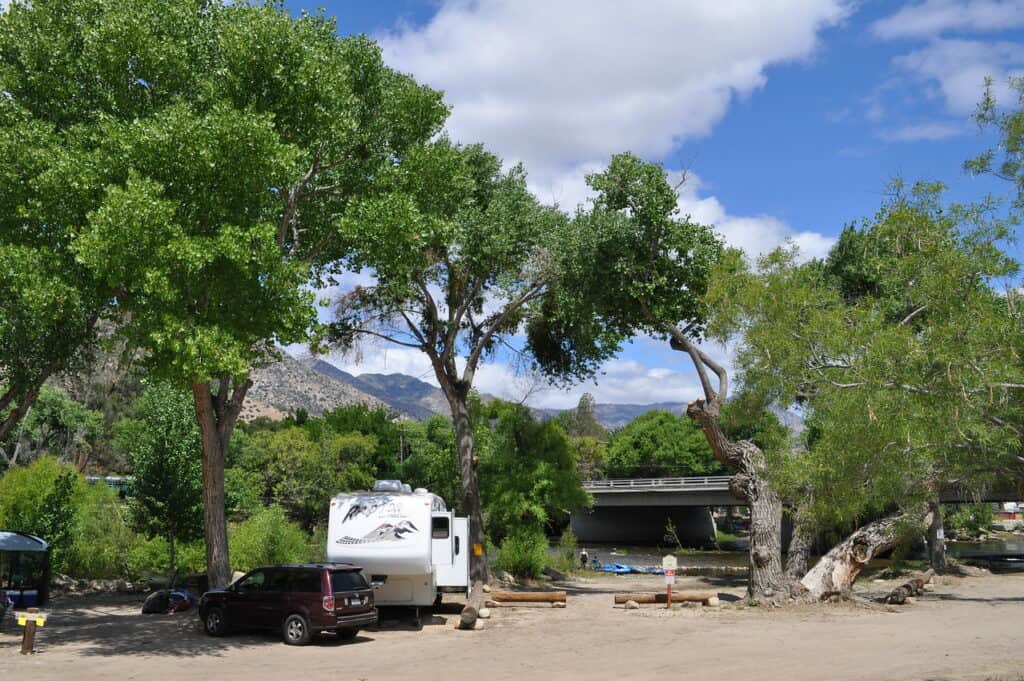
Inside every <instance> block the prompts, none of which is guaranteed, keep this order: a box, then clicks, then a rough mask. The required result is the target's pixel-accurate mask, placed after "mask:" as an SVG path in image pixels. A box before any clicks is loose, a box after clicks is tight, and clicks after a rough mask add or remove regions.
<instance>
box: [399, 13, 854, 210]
mask: <svg viewBox="0 0 1024 681" xmlns="http://www.w3.org/2000/svg"><path fill="white" fill-rule="evenodd" d="M846 13H847V6H846V3H845V1H844V0H776V1H774V2H763V1H762V0H743V1H741V0H731V1H730V2H727V3H723V2H720V1H719V0H691V1H688V2H669V1H662V2H642V3H625V2H621V0H562V1H560V2H557V3H553V2H548V1H546V0H446V1H444V2H442V5H441V8H440V10H439V11H438V13H437V14H436V15H435V16H434V18H433V19H431V21H430V22H429V23H427V24H426V25H425V26H423V27H418V28H412V27H405V28H402V29H400V30H398V31H397V32H395V33H392V34H389V35H385V36H382V37H381V43H382V45H383V48H384V51H385V54H386V58H387V60H388V63H390V64H393V65H395V66H397V67H398V68H399V69H402V70H404V71H409V72H411V73H413V74H414V75H415V76H416V77H417V78H418V79H420V80H421V81H423V82H426V83H427V84H429V85H432V86H434V87H438V88H441V89H443V90H445V93H446V97H447V99H448V101H449V102H450V103H452V104H453V106H454V111H453V114H452V117H451V119H450V121H449V126H450V130H451V132H452V134H453V136H454V137H455V138H456V139H459V140H462V141H483V142H484V143H486V144H487V145H488V146H490V147H491V148H492V149H494V150H496V151H497V152H498V153H499V154H501V155H503V156H504V157H506V159H507V160H521V161H524V162H525V163H526V165H527V168H528V170H529V171H530V172H531V174H532V175H533V177H534V178H535V181H536V182H537V184H538V186H540V187H548V186H551V185H550V184H549V183H550V181H551V180H553V179H556V178H557V177H558V176H559V175H561V174H564V173H567V172H569V171H571V170H572V169H573V168H575V167H577V166H579V165H580V164H591V163H597V164H601V163H603V162H605V161H606V160H607V158H608V157H609V156H610V155H611V154H613V153H616V152H619V151H624V150H631V151H633V152H635V153H637V154H638V155H641V156H644V157H648V158H663V157H664V156H665V155H666V154H668V153H669V152H671V151H672V150H673V149H675V148H677V147H678V146H679V144H680V143H681V142H682V141H683V140H685V139H688V138H692V137H695V136H700V135H705V134H707V133H708V132H710V130H711V128H712V126H713V125H714V124H715V123H716V122H717V121H719V120H720V119H721V117H722V116H723V115H724V114H725V112H726V110H727V109H728V107H729V104H730V102H731V101H732V99H733V98H734V97H736V96H744V95H748V94H750V93H751V92H753V91H754V90H756V89H757V88H759V87H761V86H762V85H763V84H764V83H765V78H766V77H765V71H766V69H767V68H768V67H770V66H772V65H774V64H779V63H783V62H788V61H793V60H799V59H805V58H807V57H809V56H811V55H812V54H813V53H814V51H815V48H816V47H817V44H818V33H819V31H820V30H821V29H822V28H824V27H827V26H830V25H834V24H836V23H838V22H839V21H841V20H842V19H843V18H844V17H845V15H846ZM556 189H557V187H556ZM541 195H542V196H543V195H544V193H543V191H542V192H541ZM563 205H565V204H564V202H563Z"/></svg>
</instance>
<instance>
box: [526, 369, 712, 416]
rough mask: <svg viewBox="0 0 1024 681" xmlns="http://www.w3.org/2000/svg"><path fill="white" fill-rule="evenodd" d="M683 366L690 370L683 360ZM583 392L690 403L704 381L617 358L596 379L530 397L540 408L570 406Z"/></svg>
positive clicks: (614, 400) (615, 399) (611, 400)
mask: <svg viewBox="0 0 1024 681" xmlns="http://www.w3.org/2000/svg"><path fill="white" fill-rule="evenodd" d="M679 368H680V369H689V364H688V363H687V362H686V361H683V360H682V359H681V360H680V362H679ZM583 393H590V394H592V395H593V396H594V399H595V400H597V401H598V402H600V403H602V404H652V403H655V402H681V403H686V402H690V401H691V400H693V399H695V398H697V397H699V396H700V395H701V389H700V383H699V381H698V380H697V377H696V375H695V374H694V373H693V372H692V371H679V370H677V369H668V368H664V367H648V366H645V365H644V364H641V363H640V362H637V361H635V360H629V359H614V360H611V361H610V362H608V363H607V364H606V365H605V366H604V373H603V374H602V375H601V376H599V377H598V378H597V380H596V381H592V382H587V383H582V384H580V385H578V386H574V387H573V388H572V389H570V390H564V391H563V390H548V391H546V392H544V393H541V394H539V395H537V396H536V397H534V398H533V399H531V400H530V404H532V405H533V406H537V407H546V408H551V409H569V408H572V407H575V406H576V404H577V403H578V402H579V399H580V397H581V396H582V395H583Z"/></svg>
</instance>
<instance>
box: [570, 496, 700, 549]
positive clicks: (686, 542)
mask: <svg viewBox="0 0 1024 681" xmlns="http://www.w3.org/2000/svg"><path fill="white" fill-rule="evenodd" d="M670 520H671V521H672V524H673V525H674V526H675V529H676V534H677V535H678V536H679V541H680V543H681V544H682V545H683V546H685V547H688V548H703V547H711V546H713V545H714V543H715V536H716V531H715V523H714V520H713V518H712V517H711V509H710V508H709V507H707V506H615V507H610V506H607V507H597V508H594V509H593V510H591V511H577V512H575V513H573V514H572V517H571V518H570V521H569V526H570V527H571V528H572V531H573V534H575V535H576V538H577V539H578V540H579V542H580V543H581V544H586V543H610V542H618V543H622V544H639V545H657V544H661V545H666V544H668V543H669V540H668V539H666V537H665V534H666V526H667V525H668V522H669V521H670Z"/></svg>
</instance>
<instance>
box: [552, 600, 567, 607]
mask: <svg viewBox="0 0 1024 681" xmlns="http://www.w3.org/2000/svg"><path fill="white" fill-rule="evenodd" d="M551 607H552V608H564V607H565V601H555V602H554V603H552V604H551Z"/></svg>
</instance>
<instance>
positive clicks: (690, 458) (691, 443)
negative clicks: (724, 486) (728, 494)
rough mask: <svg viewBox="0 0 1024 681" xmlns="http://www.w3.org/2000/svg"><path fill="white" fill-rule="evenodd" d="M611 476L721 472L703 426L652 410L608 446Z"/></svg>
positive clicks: (643, 476) (607, 472)
mask: <svg viewBox="0 0 1024 681" xmlns="http://www.w3.org/2000/svg"><path fill="white" fill-rule="evenodd" d="M604 470H605V474H606V475H607V476H608V477H611V478H658V477H676V476H687V475H712V474H715V473H719V472H721V471H722V467H721V464H719V463H718V461H717V460H716V459H715V457H714V456H713V455H712V454H711V449H710V448H709V447H708V443H707V440H706V439H705V437H704V433H703V432H702V431H701V429H700V426H699V425H697V424H696V423H694V422H693V421H692V420H691V419H688V418H686V417H684V416H677V415H676V414H673V413H671V412H667V411H649V412H647V413H646V414H642V415H640V416H638V417H637V418H636V419H634V420H633V421H632V422H631V423H629V424H628V425H627V426H626V427H624V428H622V429H621V430H619V431H617V432H616V433H615V434H614V435H613V436H612V439H611V443H610V444H609V445H608V454H607V458H606V459H605V468H604Z"/></svg>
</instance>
